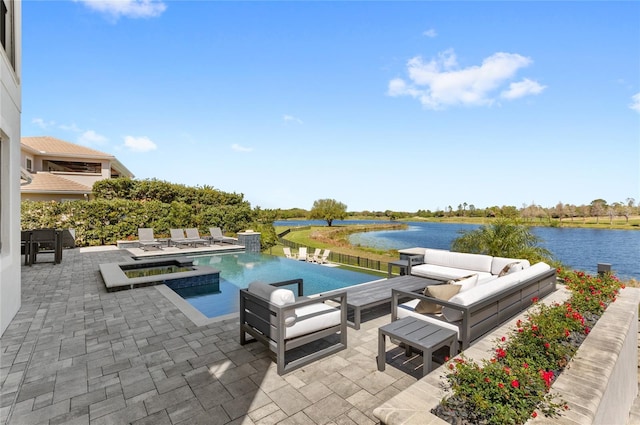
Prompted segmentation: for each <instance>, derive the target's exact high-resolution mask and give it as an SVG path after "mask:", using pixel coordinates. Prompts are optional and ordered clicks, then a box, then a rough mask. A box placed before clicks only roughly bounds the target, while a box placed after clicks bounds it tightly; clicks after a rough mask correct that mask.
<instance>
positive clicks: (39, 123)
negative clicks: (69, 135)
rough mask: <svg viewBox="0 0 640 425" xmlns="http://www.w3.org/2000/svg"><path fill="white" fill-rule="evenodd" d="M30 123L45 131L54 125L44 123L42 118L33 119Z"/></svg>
mask: <svg viewBox="0 0 640 425" xmlns="http://www.w3.org/2000/svg"><path fill="white" fill-rule="evenodd" d="M31 123H32V124H35V125H37V126H38V127H40V128H44V129H47V128H50V127H52V126H54V125H56V122H55V121H45V120H43V119H42V118H34V119H32V120H31Z"/></svg>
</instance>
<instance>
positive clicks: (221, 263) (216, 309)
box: [174, 252, 377, 318]
mask: <svg viewBox="0 0 640 425" xmlns="http://www.w3.org/2000/svg"><path fill="white" fill-rule="evenodd" d="M190 258H191V259H192V260H193V264H194V265H205V266H211V267H214V268H216V269H218V270H220V285H219V287H218V285H215V286H211V287H209V285H201V286H197V287H193V288H180V289H174V291H175V292H176V293H178V295H180V296H181V297H182V298H184V299H185V300H186V301H187V302H188V303H189V304H191V305H192V306H193V307H195V308H196V309H197V310H199V311H200V312H201V313H202V314H204V315H205V316H207V317H210V318H211V317H217V316H222V315H225V314H230V313H234V312H237V311H238V304H239V293H240V292H239V290H240V289H242V288H246V287H248V286H249V283H251V282H253V281H261V282H265V283H273V282H280V281H284V280H291V279H298V278H301V279H303V282H304V295H313V294H318V293H321V292H327V291H331V290H333V289H340V288H345V287H347V286H352V285H357V284H359V283H364V282H370V281H372V280H376V279H377V278H376V277H375V276H372V275H370V274H366V273H358V272H354V271H351V270H344V269H340V268H337V267H326V266H321V265H319V264H313V263H307V262H304V261H295V260H291V259H287V258H283V257H276V256H273V255H267V254H260V253H248V252H247V253H234V254H222V255H205V256H197V257H190Z"/></svg>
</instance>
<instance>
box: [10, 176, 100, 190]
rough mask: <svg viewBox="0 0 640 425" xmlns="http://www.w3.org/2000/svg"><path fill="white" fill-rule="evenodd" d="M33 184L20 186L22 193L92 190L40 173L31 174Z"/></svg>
mask: <svg viewBox="0 0 640 425" xmlns="http://www.w3.org/2000/svg"><path fill="white" fill-rule="evenodd" d="M31 177H32V180H31V183H29V184H27V185H24V186H20V191H21V192H37V193H42V192H50V193H91V188H90V187H89V186H85V185H83V184H80V183H78V182H74V181H73V180H69V179H67V178H64V177H61V176H58V175H56V174H51V173H46V172H40V173H35V174H31Z"/></svg>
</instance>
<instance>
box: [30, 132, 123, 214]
mask: <svg viewBox="0 0 640 425" xmlns="http://www.w3.org/2000/svg"><path fill="white" fill-rule="evenodd" d="M20 165H21V167H22V168H23V169H26V171H27V173H28V174H27V176H28V178H29V179H30V180H31V181H30V182H29V183H28V184H23V185H22V186H21V188H20V191H21V193H22V200H23V201H27V200H28V201H58V202H62V201H71V200H78V199H89V197H90V196H91V190H92V187H93V184H94V183H95V182H97V181H98V180H104V179H111V178H116V177H129V178H133V177H134V175H133V173H131V171H129V170H128V169H127V167H125V166H124V165H123V164H122V163H121V162H120V161H118V159H117V158H116V157H115V156H113V155H110V154H108V153H104V152H100V151H98V150H95V149H91V148H88V147H86V146H81V145H76V144H74V143H70V142H67V141H64V140H60V139H57V138H55V137H50V136H38V137H23V138H22V141H21V145H20Z"/></svg>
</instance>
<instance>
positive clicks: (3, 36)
mask: <svg viewBox="0 0 640 425" xmlns="http://www.w3.org/2000/svg"><path fill="white" fill-rule="evenodd" d="M13 8H14V5H13V3H12V1H11V0H0V44H2V48H3V49H4V51H5V52H6V53H7V57H8V58H9V62H10V63H11V66H13V68H14V69H15V67H16V61H15V59H16V58H15V45H14V43H15V37H14V10H13Z"/></svg>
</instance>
